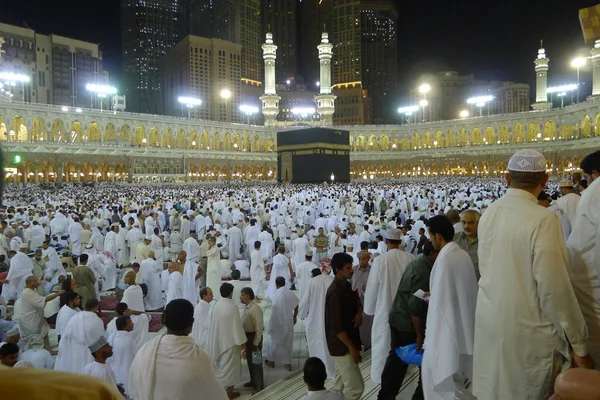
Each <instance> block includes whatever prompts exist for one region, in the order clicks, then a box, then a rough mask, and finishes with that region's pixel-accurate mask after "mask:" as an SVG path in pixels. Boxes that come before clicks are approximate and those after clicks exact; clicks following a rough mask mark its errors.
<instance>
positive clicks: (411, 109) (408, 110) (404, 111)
mask: <svg viewBox="0 0 600 400" xmlns="http://www.w3.org/2000/svg"><path fill="white" fill-rule="evenodd" d="M417 111H419V106H408V107H400V108H398V114H404V115H406V116H407V117H408V123H409V124H410V122H411V118H412V115H413V113H414V112H417ZM402 120H403V121H404V118H402Z"/></svg>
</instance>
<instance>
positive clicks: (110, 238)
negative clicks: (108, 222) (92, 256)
mask: <svg viewBox="0 0 600 400" xmlns="http://www.w3.org/2000/svg"><path fill="white" fill-rule="evenodd" d="M104 250H105V251H108V252H109V253H110V254H112V256H113V257H114V258H115V259H116V258H117V254H118V249H117V234H116V233H115V232H113V231H109V232H108V233H107V234H106V237H105V238H104Z"/></svg>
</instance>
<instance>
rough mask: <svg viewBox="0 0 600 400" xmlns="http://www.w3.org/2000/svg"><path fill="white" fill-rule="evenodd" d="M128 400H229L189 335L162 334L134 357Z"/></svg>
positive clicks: (207, 359)
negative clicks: (201, 399) (200, 399)
mask: <svg viewBox="0 0 600 400" xmlns="http://www.w3.org/2000/svg"><path fill="white" fill-rule="evenodd" d="M129 388H130V393H129V397H131V398H132V399H140V400H141V399H143V400H185V399H195V398H198V396H199V394H202V398H205V399H210V400H227V394H226V393H225V389H224V388H223V386H222V385H221V384H220V383H219V382H217V379H216V377H215V372H214V370H213V367H212V365H211V361H210V359H209V358H208V356H207V355H206V353H205V352H204V350H202V348H201V347H200V346H198V345H197V344H196V343H194V340H193V339H192V338H191V337H189V336H175V335H165V334H162V335H160V336H158V337H157V338H155V339H154V340H152V341H150V342H148V343H146V344H145V345H144V346H143V347H142V348H141V349H140V351H139V352H138V353H137V354H136V355H135V358H134V360H133V364H132V365H131V371H130V373H129Z"/></svg>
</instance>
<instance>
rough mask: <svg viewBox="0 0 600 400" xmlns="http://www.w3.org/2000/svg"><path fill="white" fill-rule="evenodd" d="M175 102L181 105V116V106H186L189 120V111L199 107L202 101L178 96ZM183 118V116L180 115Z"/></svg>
mask: <svg viewBox="0 0 600 400" xmlns="http://www.w3.org/2000/svg"><path fill="white" fill-rule="evenodd" d="M177 101H178V102H179V103H181V113H182V114H183V106H186V107H187V109H188V118H190V116H191V111H192V108H194V107H196V106H200V105H201V104H202V100H200V99H198V98H196V97H186V96H179V97H178V98H177ZM182 117H183V115H182Z"/></svg>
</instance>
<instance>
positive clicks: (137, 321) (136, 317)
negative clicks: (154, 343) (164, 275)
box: [121, 270, 150, 353]
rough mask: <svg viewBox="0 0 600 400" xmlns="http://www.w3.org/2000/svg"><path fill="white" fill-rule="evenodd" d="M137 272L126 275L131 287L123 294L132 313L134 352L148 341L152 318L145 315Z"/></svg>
mask: <svg viewBox="0 0 600 400" xmlns="http://www.w3.org/2000/svg"><path fill="white" fill-rule="evenodd" d="M135 275H136V274H135V272H134V271H133V270H131V271H128V272H127V274H126V275H125V283H126V284H127V285H129V286H128V287H127V289H125V291H124V292H123V299H122V300H121V301H122V302H123V303H126V304H127V309H128V310H129V311H130V312H131V321H132V322H133V331H132V332H131V335H132V337H133V344H134V350H135V352H136V353H137V351H138V350H139V349H140V348H141V347H142V346H143V345H144V344H145V343H146V342H147V341H148V327H149V325H150V316H149V315H148V314H144V294H143V292H142V288H141V287H140V285H138V284H137V283H136V281H135Z"/></svg>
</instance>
